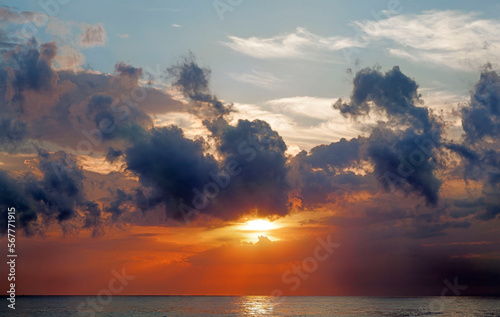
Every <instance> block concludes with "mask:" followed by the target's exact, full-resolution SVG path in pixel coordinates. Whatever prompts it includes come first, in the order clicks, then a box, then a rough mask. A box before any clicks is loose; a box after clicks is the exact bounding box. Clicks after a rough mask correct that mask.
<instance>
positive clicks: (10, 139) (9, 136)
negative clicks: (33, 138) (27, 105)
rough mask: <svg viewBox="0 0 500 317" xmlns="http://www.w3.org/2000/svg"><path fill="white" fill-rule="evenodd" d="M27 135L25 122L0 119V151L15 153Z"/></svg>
mask: <svg viewBox="0 0 500 317" xmlns="http://www.w3.org/2000/svg"><path fill="white" fill-rule="evenodd" d="M27 135H28V131H27V125H26V123H25V122H23V121H20V120H15V119H8V118H3V119H0V150H3V151H6V152H15V151H16V149H17V148H18V145H19V144H20V143H21V142H22V141H24V140H25V139H26V136H27Z"/></svg>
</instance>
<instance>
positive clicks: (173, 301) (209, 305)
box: [0, 296, 500, 317]
mask: <svg viewBox="0 0 500 317" xmlns="http://www.w3.org/2000/svg"><path fill="white" fill-rule="evenodd" d="M7 304H8V301H7V300H5V302H4V303H3V304H2V307H0V315H1V316H55V317H57V316H109V317H115V316H116V317H118V316H120V317H132V316H160V317H162V316H168V317H173V316H363V317H368V316H370V317H372V316H373V317H375V316H391V317H403V316H440V317H448V316H478V317H486V316H488V317H495V316H500V298H494V297H466V296H457V297H451V296H450V297H333V296H291V297H288V296H287V297H270V296H112V297H111V296H110V297H107V298H106V297H99V298H98V297H95V296H20V297H17V298H16V305H15V307H16V309H15V310H12V309H9V308H8V307H7Z"/></svg>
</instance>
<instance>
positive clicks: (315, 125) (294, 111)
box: [232, 96, 374, 153]
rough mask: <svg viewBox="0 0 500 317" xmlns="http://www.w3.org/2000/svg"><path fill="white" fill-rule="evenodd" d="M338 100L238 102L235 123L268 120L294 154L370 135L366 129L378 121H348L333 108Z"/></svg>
mask: <svg viewBox="0 0 500 317" xmlns="http://www.w3.org/2000/svg"><path fill="white" fill-rule="evenodd" d="M335 100H336V99H330V98H319V97H310V96H299V97H290V98H282V99H274V100H270V101H267V102H264V103H263V104H262V105H252V104H238V103H236V104H235V105H234V106H235V108H236V109H237V110H238V112H237V113H235V114H233V121H232V123H234V124H235V123H236V122H237V120H238V119H247V120H254V119H259V120H264V121H266V122H268V123H269V124H270V125H271V127H272V128H273V129H274V130H276V131H278V133H279V134H280V135H281V136H282V137H283V139H284V140H285V142H286V144H287V146H289V147H291V151H293V152H294V153H295V152H297V149H301V150H309V149H311V148H312V147H314V146H316V145H318V144H329V143H331V142H335V141H338V140H340V139H341V138H352V137H357V136H358V135H360V134H362V135H364V134H367V133H368V131H369V129H366V131H365V130H364V128H365V127H366V126H367V125H371V124H373V123H374V121H373V120H372V119H368V121H366V122H354V121H353V120H350V119H346V118H344V117H343V116H342V115H341V114H340V113H339V112H338V111H335V110H333V109H332V108H331V104H332V102H334V101H335ZM304 115H307V117H304ZM372 121H373V122H372Z"/></svg>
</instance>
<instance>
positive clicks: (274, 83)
mask: <svg viewBox="0 0 500 317" xmlns="http://www.w3.org/2000/svg"><path fill="white" fill-rule="evenodd" d="M228 75H229V77H231V78H232V79H234V80H237V81H240V82H243V83H247V84H251V85H255V86H259V87H262V88H265V89H275V88H277V87H278V86H280V85H281V84H282V83H283V82H284V80H282V79H280V78H278V77H276V76H274V75H273V74H271V73H268V72H261V71H257V70H252V71H251V72H250V73H229V74H228Z"/></svg>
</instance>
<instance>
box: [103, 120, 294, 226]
mask: <svg viewBox="0 0 500 317" xmlns="http://www.w3.org/2000/svg"><path fill="white" fill-rule="evenodd" d="M217 144H218V151H219V153H220V154H221V155H222V157H223V158H222V160H221V161H219V162H218V161H216V160H215V158H214V157H213V156H211V155H209V154H206V150H207V144H206V143H205V142H204V141H203V140H201V139H198V140H190V139H187V138H186V137H185V136H184V134H183V132H182V130H181V129H179V128H177V127H175V126H170V127H165V128H156V129H153V130H152V131H151V132H150V133H149V134H148V135H147V136H146V137H145V138H144V139H142V140H140V141H138V142H136V143H135V144H134V145H133V146H131V147H129V148H128V149H127V150H126V151H125V161H126V163H127V169H129V170H131V171H133V172H135V173H136V174H137V175H138V176H139V181H140V183H141V185H142V188H139V189H137V190H136V192H135V193H129V194H126V195H125V194H124V193H123V192H122V193H121V194H120V193H118V195H116V196H117V198H116V200H115V201H114V202H113V203H112V206H111V207H110V209H109V212H112V213H113V214H118V215H119V214H121V213H123V212H122V210H123V207H122V205H121V204H120V203H119V201H120V200H123V199H126V200H128V201H133V202H134V203H135V205H136V206H137V207H138V208H139V209H141V210H143V211H147V210H149V209H152V208H154V207H156V206H160V205H161V206H163V207H164V208H165V212H166V215H167V218H174V219H178V220H187V219H186V218H187V215H188V214H189V217H191V216H193V215H194V214H192V212H195V213H196V214H198V213H201V214H207V215H212V216H215V217H218V218H222V219H237V218H238V217H240V216H241V215H243V214H245V213H248V212H255V213H257V214H258V215H260V216H268V215H285V214H286V213H287V212H288V196H287V193H288V183H287V167H286V156H285V154H284V152H285V151H286V145H285V143H284V142H283V140H282V139H281V137H280V136H279V135H278V133H277V132H276V131H273V130H272V129H271V128H270V126H269V125H268V124H267V123H266V122H263V121H259V120H255V121H252V122H250V121H246V120H241V121H239V122H238V124H237V125H236V126H227V128H226V129H225V130H224V131H223V132H222V133H221V135H220V139H218V140H217Z"/></svg>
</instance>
